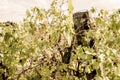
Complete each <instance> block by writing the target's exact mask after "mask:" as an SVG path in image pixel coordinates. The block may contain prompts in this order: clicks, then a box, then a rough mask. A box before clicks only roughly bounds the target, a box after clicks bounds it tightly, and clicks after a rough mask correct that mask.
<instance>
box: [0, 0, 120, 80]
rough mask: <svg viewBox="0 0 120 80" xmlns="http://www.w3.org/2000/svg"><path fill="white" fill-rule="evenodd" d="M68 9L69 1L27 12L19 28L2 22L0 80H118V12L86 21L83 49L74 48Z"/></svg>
mask: <svg viewBox="0 0 120 80" xmlns="http://www.w3.org/2000/svg"><path fill="white" fill-rule="evenodd" d="M65 6H66V7H67V6H68V7H67V9H66V10H64V9H63V8H65ZM72 10H73V7H72V0H53V2H52V4H51V7H50V9H48V10H44V9H41V8H38V7H34V8H32V9H30V10H27V11H26V17H25V18H24V20H23V23H22V24H20V25H18V24H16V23H12V22H1V23H0V79H1V80H53V79H55V80H91V79H95V80H119V79H120V58H119V57H120V56H119V55H120V49H119V47H120V42H119V40H120V37H119V35H120V21H119V18H120V15H119V14H120V10H116V11H113V13H111V14H108V11H105V10H101V11H100V12H99V13H98V14H97V17H94V18H91V23H90V29H89V30H84V33H83V34H84V36H82V43H83V45H76V44H75V41H76V38H75V36H76V33H75V29H74V28H73V13H72ZM91 11H92V12H93V13H92V14H96V12H95V9H94V8H93V9H92V10H91ZM91 45H92V46H91ZM66 54H67V55H66ZM68 59H70V61H67V60H68ZM66 61H67V62H66Z"/></svg>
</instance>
